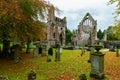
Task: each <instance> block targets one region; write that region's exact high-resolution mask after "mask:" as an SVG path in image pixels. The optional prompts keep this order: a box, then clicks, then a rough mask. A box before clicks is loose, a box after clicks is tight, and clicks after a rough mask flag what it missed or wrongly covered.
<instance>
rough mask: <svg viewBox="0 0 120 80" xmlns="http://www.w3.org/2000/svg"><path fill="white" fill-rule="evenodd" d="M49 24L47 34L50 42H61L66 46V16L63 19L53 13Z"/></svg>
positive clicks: (53, 43)
mask: <svg viewBox="0 0 120 80" xmlns="http://www.w3.org/2000/svg"><path fill="white" fill-rule="evenodd" d="M53 14H54V12H53ZM47 25H48V27H47V31H46V35H47V41H48V44H50V45H52V46H55V45H56V44H57V43H58V42H59V44H60V45H61V46H65V38H66V37H65V35H66V33H65V31H66V27H67V23H66V17H64V18H63V19H61V18H58V17H56V16H55V15H52V17H51V18H49V19H48V22H47Z"/></svg>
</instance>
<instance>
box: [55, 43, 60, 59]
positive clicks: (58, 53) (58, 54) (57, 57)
mask: <svg viewBox="0 0 120 80" xmlns="http://www.w3.org/2000/svg"><path fill="white" fill-rule="evenodd" d="M55 61H60V46H59V45H57V49H56V52H55Z"/></svg>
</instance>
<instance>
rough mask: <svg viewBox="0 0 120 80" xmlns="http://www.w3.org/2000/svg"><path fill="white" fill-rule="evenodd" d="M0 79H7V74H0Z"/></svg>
mask: <svg viewBox="0 0 120 80" xmlns="http://www.w3.org/2000/svg"><path fill="white" fill-rule="evenodd" d="M0 80H9V79H8V77H7V76H4V75H0Z"/></svg>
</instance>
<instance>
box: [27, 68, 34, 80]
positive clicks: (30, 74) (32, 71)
mask: <svg viewBox="0 0 120 80" xmlns="http://www.w3.org/2000/svg"><path fill="white" fill-rule="evenodd" d="M35 79H36V72H35V71H34V70H31V71H30V72H29V73H28V80H35Z"/></svg>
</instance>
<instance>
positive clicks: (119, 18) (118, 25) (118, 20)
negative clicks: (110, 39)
mask: <svg viewBox="0 0 120 80" xmlns="http://www.w3.org/2000/svg"><path fill="white" fill-rule="evenodd" d="M114 3H116V11H115V14H116V15H115V25H114V36H115V37H116V38H117V39H120V32H119V31H120V0H110V1H109V4H114Z"/></svg>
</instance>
